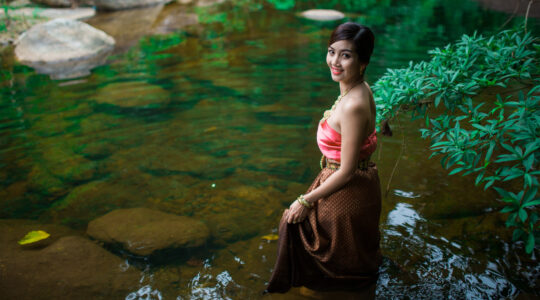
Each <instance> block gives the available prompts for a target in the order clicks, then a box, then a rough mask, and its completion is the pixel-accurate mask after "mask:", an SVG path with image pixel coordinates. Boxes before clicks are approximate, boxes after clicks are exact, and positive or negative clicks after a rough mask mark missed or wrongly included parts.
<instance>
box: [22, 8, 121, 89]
mask: <svg viewBox="0 0 540 300" xmlns="http://www.w3.org/2000/svg"><path fill="white" fill-rule="evenodd" d="M15 44H16V48H15V56H16V58H17V60H19V61H20V62H21V63H22V64H25V65H28V66H30V67H33V68H35V69H36V71H37V72H38V73H41V74H49V75H50V76H51V78H52V79H68V78H76V77H82V76H86V75H89V74H90V69H92V68H95V67H97V66H99V65H102V64H103V63H105V60H106V58H107V56H108V55H109V54H110V53H111V51H112V50H113V48H114V39H113V38H112V37H110V36H108V35H107V34H106V33H105V32H103V31H101V30H98V29H95V28H93V27H92V26H90V25H88V24H86V23H83V22H80V21H75V20H68V19H63V18H58V19H54V20H51V21H49V22H46V23H43V24H38V25H36V26H34V27H32V28H30V30H28V31H26V32H25V33H23V34H22V35H21V36H20V37H19V39H18V40H17V41H16V42H15Z"/></svg>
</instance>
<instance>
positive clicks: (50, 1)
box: [32, 0, 75, 7]
mask: <svg viewBox="0 0 540 300" xmlns="http://www.w3.org/2000/svg"><path fill="white" fill-rule="evenodd" d="M32 2H34V3H37V4H42V5H46V6H52V7H71V3H72V2H75V1H74V0H32Z"/></svg>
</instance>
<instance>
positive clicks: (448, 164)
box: [374, 29, 540, 253]
mask: <svg viewBox="0 0 540 300" xmlns="http://www.w3.org/2000/svg"><path fill="white" fill-rule="evenodd" d="M535 41H536V38H533V37H532V36H531V34H526V33H524V32H523V31H522V30H516V29H514V30H506V31H503V32H500V33H499V34H497V35H495V36H492V37H489V38H484V37H482V36H477V34H476V33H475V34H474V35H473V36H467V35H463V37H462V38H461V40H459V41H458V42H456V43H455V44H451V45H447V46H446V47H445V48H444V49H439V48H437V49H435V50H432V51H430V52H429V53H430V54H431V55H432V59H431V61H430V62H420V63H417V64H413V63H412V62H410V64H409V67H408V68H405V69H399V70H391V69H389V70H388V72H387V73H386V74H385V75H384V76H383V77H382V78H381V79H380V80H379V81H378V82H377V83H375V85H374V92H375V94H376V95H377V96H376V99H375V101H376V103H377V109H378V112H377V114H378V115H377V119H378V121H382V120H385V119H390V118H392V117H394V116H395V114H396V113H397V112H398V110H400V109H404V108H409V109H411V111H412V115H413V118H419V117H421V118H425V120H426V124H425V125H426V128H423V129H420V131H421V133H422V137H423V138H429V139H430V140H431V147H430V148H431V150H432V151H433V153H432V155H431V156H430V158H431V157H433V156H435V155H441V165H442V167H443V168H445V169H451V171H450V173H449V175H453V174H457V173H462V175H464V176H465V175H470V176H475V183H476V185H479V184H483V185H484V189H488V188H492V189H494V190H495V191H496V193H497V194H498V196H499V200H500V201H501V202H502V203H505V207H504V208H503V209H502V210H501V212H502V213H508V214H509V215H508V219H507V221H506V226H507V227H515V229H514V233H513V239H514V241H516V240H523V241H524V242H525V249H526V252H527V253H531V252H532V250H533V249H534V246H535V245H536V244H538V243H539V242H540V230H539V225H538V213H537V206H538V205H539V204H540V198H539V197H538V185H539V183H538V175H540V170H538V166H539V162H540V151H539V150H540V97H539V96H535V94H538V92H539V91H540V84H538V82H537V83H536V85H535V86H534V87H532V88H531V89H530V90H529V92H528V93H527V95H524V94H523V92H520V93H519V96H518V99H517V100H512V99H509V98H507V99H503V98H502V97H501V96H500V95H497V96H496V98H497V99H496V101H494V103H489V102H481V103H479V104H475V103H473V100H472V99H471V96H473V95H476V94H477V93H478V91H480V90H481V88H485V87H488V86H494V85H499V86H501V87H506V86H507V83H508V81H509V80H511V79H521V80H524V79H525V80H526V79H533V76H532V75H531V74H533V75H537V74H538V62H537V56H538V53H539V51H538V45H536V44H534V42H535ZM533 49H534V50H533ZM537 79H538V78H536V79H533V82H534V81H537ZM441 103H443V104H444V106H445V108H446V109H445V110H444V112H443V113H441V114H439V115H438V116H436V117H435V118H430V117H429V111H428V108H429V107H430V106H431V105H434V106H435V107H437V106H439V105H440V104H441ZM486 104H487V105H486ZM487 106H493V107H490V108H485V107H487ZM483 107H484V108H483ZM482 108H483V109H482Z"/></svg>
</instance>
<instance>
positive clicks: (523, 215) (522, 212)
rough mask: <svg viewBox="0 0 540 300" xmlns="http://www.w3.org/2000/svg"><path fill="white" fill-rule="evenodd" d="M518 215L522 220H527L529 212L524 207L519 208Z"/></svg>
mask: <svg viewBox="0 0 540 300" xmlns="http://www.w3.org/2000/svg"><path fill="white" fill-rule="evenodd" d="M518 215H519V218H520V219H521V222H525V221H526V220H527V212H526V211H525V210H524V209H523V208H521V209H520V210H519V212H518Z"/></svg>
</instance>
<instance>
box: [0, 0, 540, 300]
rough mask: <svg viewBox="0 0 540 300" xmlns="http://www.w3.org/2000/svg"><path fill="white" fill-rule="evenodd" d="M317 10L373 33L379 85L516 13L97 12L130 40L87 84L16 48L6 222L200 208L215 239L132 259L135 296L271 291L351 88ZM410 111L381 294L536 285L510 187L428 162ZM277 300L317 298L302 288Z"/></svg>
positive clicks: (450, 9)
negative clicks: (28, 62) (320, 132)
mask: <svg viewBox="0 0 540 300" xmlns="http://www.w3.org/2000/svg"><path fill="white" fill-rule="evenodd" d="M309 8H335V9H341V10H343V11H345V12H351V13H349V14H348V20H352V21H356V22H360V23H363V24H366V25H368V26H370V27H371V28H372V30H373V31H374V33H375V35H376V47H375V52H374V54H373V56H372V60H371V64H370V65H369V67H368V69H367V81H368V82H369V83H371V84H372V83H374V82H375V81H376V80H377V78H379V77H380V76H381V75H382V74H383V73H384V72H385V70H386V68H398V67H403V66H404V65H406V64H407V63H408V62H409V61H411V60H412V61H420V60H426V59H429V56H428V54H427V53H426V52H427V50H429V49H432V48H434V47H442V46H444V45H446V44H447V43H449V42H452V41H454V40H455V39H457V38H459V37H460V36H461V35H462V34H464V33H467V34H472V33H473V32H474V31H475V30H477V31H478V32H479V33H482V34H486V35H487V34H490V33H494V32H497V30H498V29H499V27H500V26H501V25H502V24H503V23H504V22H505V21H506V20H507V19H508V17H509V15H508V14H504V13H499V12H492V11H486V10H484V9H483V8H482V7H480V6H479V5H478V4H477V3H476V2H474V1H466V0H456V1H444V0H432V1H419V0H418V1H414V0H408V1H374V0H367V1H317V2H315V1H294V0H288V1H277V0H272V1H270V0H268V1H247V0H235V1H225V2H223V3H218V4H213V5H208V6H195V5H193V6H182V5H179V4H170V5H167V6H166V7H164V8H149V9H145V10H137V11H136V12H130V13H131V14H132V15H129V14H130V13H127V12H121V13H100V14H98V15H97V16H96V17H94V18H92V19H90V20H88V21H87V22H88V23H90V24H92V25H93V26H95V27H97V28H101V29H102V30H105V31H106V32H108V33H110V34H112V35H113V36H114V37H115V39H116V40H117V43H118V44H117V48H116V50H115V53H114V54H113V56H111V57H109V60H108V64H107V65H104V66H101V67H98V68H96V69H94V70H93V72H92V75H91V76H89V77H86V78H84V79H82V80H79V81H71V82H69V81H52V80H50V79H49V78H48V76H46V75H39V74H36V73H35V72H34V71H33V70H32V69H31V68H28V67H26V66H23V65H20V64H18V63H17V62H15V61H14V60H13V57H12V53H11V52H10V51H4V52H3V54H2V57H1V59H2V62H1V63H2V76H3V77H2V80H1V82H0V93H1V97H2V98H1V103H0V118H1V119H0V145H1V148H0V149H1V150H0V151H1V152H0V153H1V156H0V157H1V158H0V184H1V186H2V190H1V191H0V193H1V194H0V218H6V219H7V218H25V219H37V220H39V221H41V222H44V223H56V224H63V225H67V226H69V227H71V228H73V229H75V230H78V231H80V232H81V234H84V231H85V229H86V225H87V223H88V222H89V221H90V220H92V219H94V218H96V217H98V216H101V215H103V214H105V213H107V212H109V211H111V210H113V209H116V208H127V207H141V206H143V207H149V208H154V209H158V210H162V211H165V212H170V213H175V214H179V215H187V216H191V217H194V218H197V219H199V220H202V221H203V222H205V223H206V224H207V225H208V227H209V228H210V230H211V232H212V239H211V240H210V242H209V243H208V245H207V247H205V248H204V249H203V250H201V251H199V252H197V253H191V254H190V255H191V256H189V257H187V258H181V259H176V260H171V261H165V262H163V261H161V262H159V263H154V262H145V261H141V260H137V259H130V263H132V264H133V266H134V267H136V268H139V269H140V270H141V281H140V283H139V284H138V285H136V286H133V288H132V290H133V292H134V293H133V294H130V295H129V296H128V295H126V296H128V298H129V299H135V298H137V295H139V296H140V297H143V296H144V295H150V294H151V295H152V297H151V298H152V299H158V298H159V297H163V299H176V298H177V296H180V298H181V299H186V298H191V299H202V298H224V299H228V298H231V299H248V298H255V299H257V298H264V297H262V296H260V292H261V291H262V290H263V289H264V287H265V282H266V280H268V278H269V276H270V272H271V268H272V267H273V263H274V260H275V254H276V253H275V252H276V244H275V242H267V241H265V240H262V239H261V237H262V236H263V235H267V234H271V233H276V230H277V224H278V221H279V218H280V215H281V213H282V211H283V209H284V208H286V207H287V206H288V204H289V203H290V202H292V201H293V200H294V199H295V198H296V196H297V195H298V194H300V193H303V192H304V191H305V190H306V189H307V187H308V186H309V184H310V183H311V181H312V180H313V179H314V177H315V176H316V174H317V173H318V171H319V166H318V161H319V158H320V152H319V150H318V148H317V145H316V141H315V133H316V125H317V121H318V120H319V119H320V117H321V114H322V112H323V111H324V110H325V109H327V108H328V107H329V106H330V105H331V104H332V103H333V101H334V100H335V97H336V96H337V94H338V93H339V89H338V86H337V84H336V83H334V82H333V81H332V80H331V79H330V76H329V72H328V68H327V66H326V65H325V55H326V41H327V38H328V37H329V35H330V32H331V30H332V29H333V28H334V27H335V26H336V25H337V24H338V23H335V22H329V23H319V22H315V21H309V20H305V19H301V18H299V17H297V15H296V13H297V12H300V11H302V10H305V9H309ZM143 15H144V16H145V17H144V18H138V17H137V16H143ZM113 19H116V21H115V22H113V21H112V20H113ZM522 21H523V18H522V17H515V18H514V19H513V20H512V21H511V22H510V23H509V25H507V27H508V26H511V25H512V24H518V23H519V22H522ZM538 23H539V22H538V20H535V19H530V20H529V28H530V29H531V30H533V31H535V32H538V29H539V25H538ZM109 30H110V31H109ZM112 31H114V33H113V32H112ZM485 96H486V97H493V95H491V96H490V95H489V94H488V95H485ZM399 120H400V122H399V124H400V125H401V127H400V126H397V124H398V123H396V122H395V123H394V125H396V126H394V137H390V138H389V137H383V136H381V135H379V148H378V150H377V152H376V153H375V154H374V155H373V158H374V160H375V162H376V163H377V164H378V167H379V175H380V177H381V186H382V189H383V194H385V193H386V194H387V195H386V197H384V199H383V213H382V218H381V231H382V237H383V238H382V242H381V246H382V251H383V255H384V256H385V262H384V264H383V266H382V268H381V277H380V279H379V282H378V283H377V286H376V295H377V298H379V299H389V298H403V297H405V296H404V295H406V297H410V298H412V299H418V298H457V299H462V298H482V299H485V298H504V297H507V298H515V297H516V296H517V295H519V294H522V293H523V294H537V293H538V292H537V290H538V286H539V285H538V280H539V273H540V269H539V268H538V264H537V263H536V262H535V260H533V259H531V258H530V257H527V256H526V255H524V249H523V248H524V247H523V244H519V243H518V244H513V243H510V242H509V241H510V240H511V231H510V230H507V229H505V228H504V216H502V215H501V214H499V213H497V210H498V209H497V208H498V207H500V204H499V203H498V202H496V201H495V196H496V195H495V194H494V193H492V192H484V191H483V190H482V189H481V188H479V187H475V186H474V184H473V183H472V182H471V179H470V178H464V177H459V176H450V177H448V176H447V175H446V174H447V172H446V171H444V170H442V169H441V166H440V164H439V162H438V161H437V160H436V159H431V160H428V157H429V154H430V151H428V150H427V147H428V145H429V143H428V142H427V141H423V140H421V139H420V135H419V132H418V128H419V124H418V123H414V122H410V121H409V117H408V116H401V117H400V118H399ZM402 141H404V147H405V148H404V150H403V152H401V148H402ZM400 153H401V158H400V161H399V164H398V166H397V168H396V171H395V174H394V175H393V177H392V181H391V182H390V185H389V188H388V191H387V185H388V181H389V178H390V174H391V173H392V170H393V168H394V165H395V163H396V159H397V158H398V156H399V155H400ZM117 254H118V255H121V253H117ZM137 293H138V294H137ZM273 298H275V299H305V297H303V296H302V295H300V294H299V292H298V291H296V290H294V291H292V292H291V293H290V294H289V295H285V296H273Z"/></svg>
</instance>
